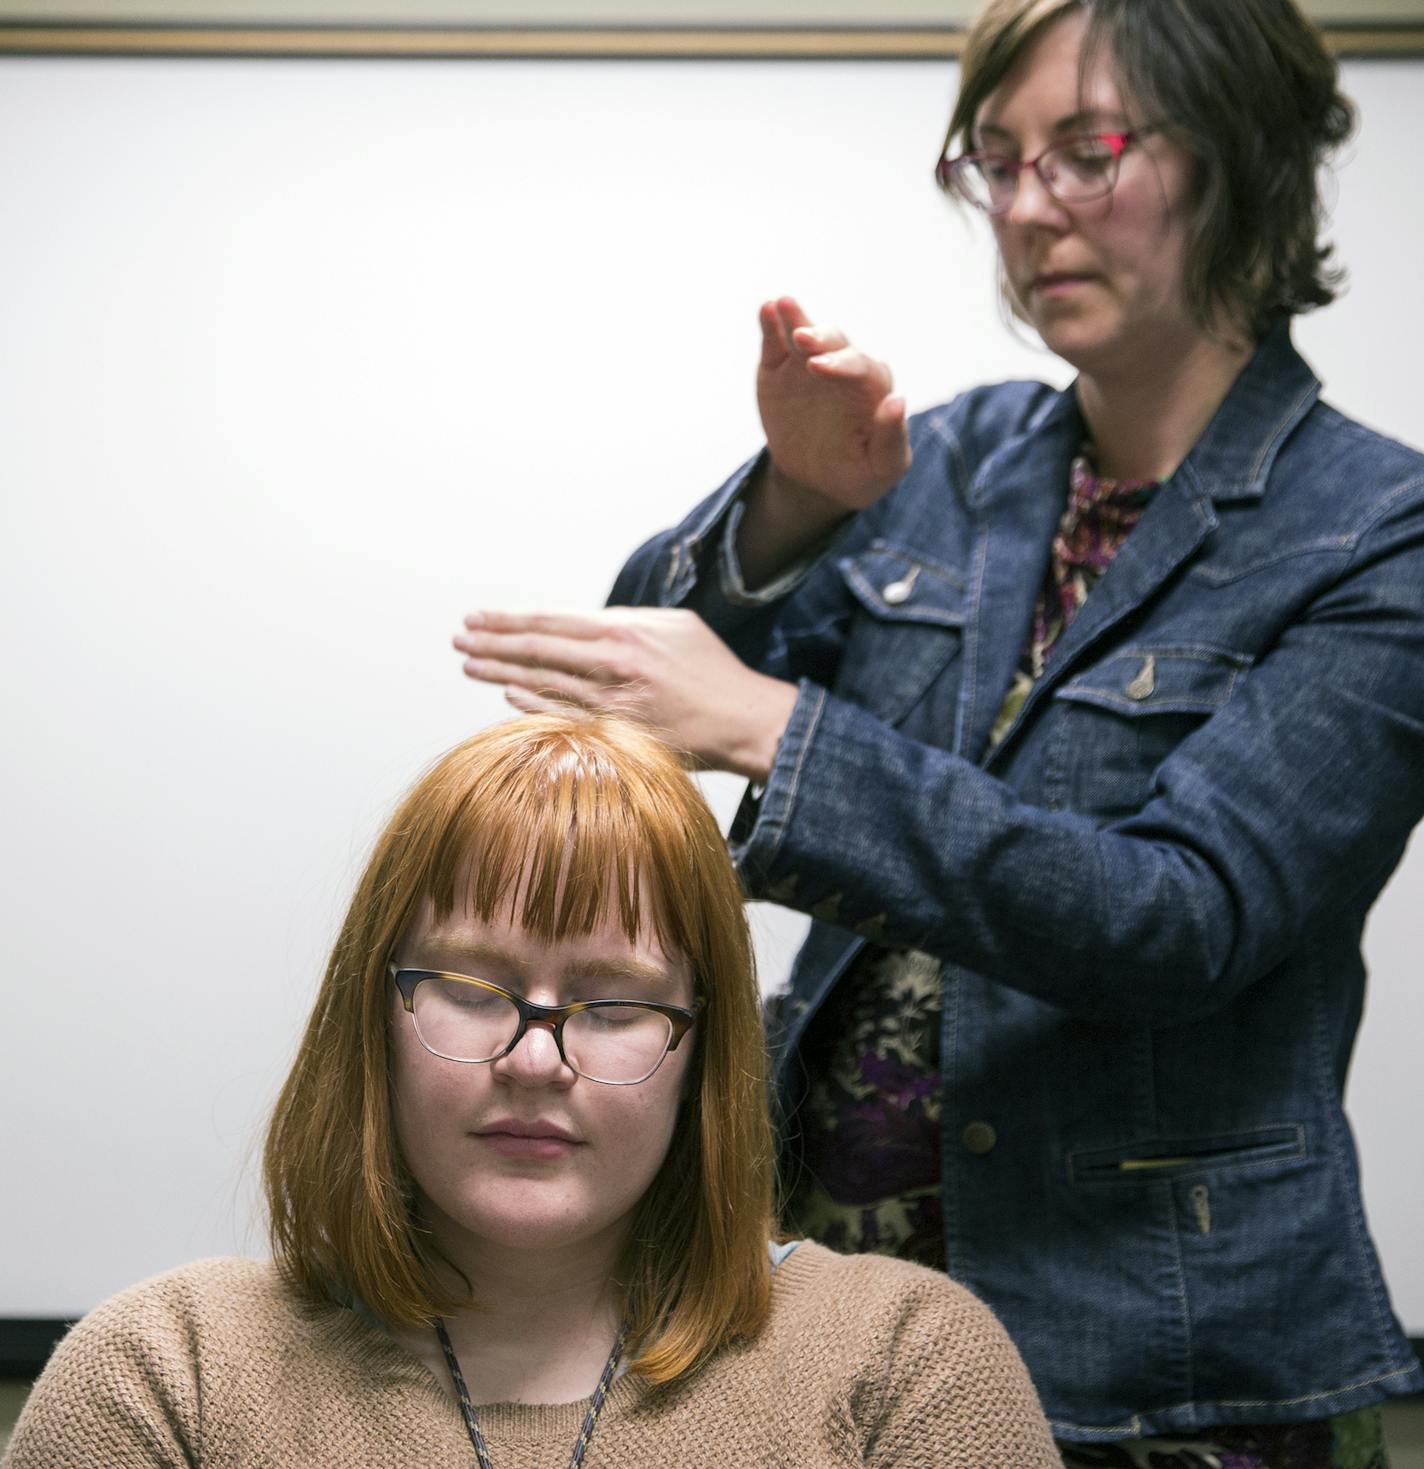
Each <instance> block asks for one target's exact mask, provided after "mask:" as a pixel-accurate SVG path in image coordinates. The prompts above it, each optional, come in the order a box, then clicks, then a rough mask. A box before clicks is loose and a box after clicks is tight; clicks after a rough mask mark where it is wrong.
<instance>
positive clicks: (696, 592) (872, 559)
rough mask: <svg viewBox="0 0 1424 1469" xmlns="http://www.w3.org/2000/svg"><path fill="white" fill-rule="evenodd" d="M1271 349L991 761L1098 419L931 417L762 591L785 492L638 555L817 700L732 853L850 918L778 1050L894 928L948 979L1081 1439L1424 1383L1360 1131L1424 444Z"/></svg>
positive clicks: (784, 748) (1075, 628)
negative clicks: (745, 513) (867, 490)
mask: <svg viewBox="0 0 1424 1469" xmlns="http://www.w3.org/2000/svg"><path fill="white" fill-rule="evenodd" d="M1319 386H1320V385H1319V383H1318V382H1317V381H1316V379H1315V377H1314V375H1313V374H1312V373H1311V371H1310V369H1309V367H1308V366H1307V365H1306V364H1305V362H1304V361H1303V360H1302V359H1301V358H1300V357H1299V356H1298V355H1297V354H1296V352H1295V350H1294V348H1293V347H1292V345H1291V342H1290V338H1289V334H1288V331H1287V330H1286V328H1285V327H1284V326H1282V327H1279V328H1278V329H1276V330H1275V331H1274V332H1273V333H1272V334H1271V335H1270V336H1268V337H1267V338H1266V340H1265V341H1264V342H1263V344H1262V345H1261V347H1260V348H1259V350H1258V351H1257V353H1256V355H1255V356H1254V358H1253V359H1252V360H1251V362H1250V363H1249V364H1248V365H1247V367H1246V368H1245V369H1244V370H1243V372H1242V373H1241V375H1240V376H1239V378H1238V379H1237V381H1236V383H1235V384H1234V386H1233V387H1232V389H1231V391H1230V393H1229V394H1228V396H1227V398H1226V399H1225V401H1224V402H1223V403H1222V405H1221V407H1220V408H1219V409H1218V411H1217V413H1216V415H1215V417H1214V418H1213V419H1212V421H1211V423H1210V424H1209V425H1208V427H1207V428H1206V430H1205V431H1204V432H1203V434H1202V436H1201V438H1200V439H1199V440H1198V442H1197V443H1196V445H1195V446H1194V447H1193V449H1192V451H1191V453H1190V454H1189V455H1188V457H1187V459H1186V460H1185V462H1184V463H1183V464H1182V465H1181V466H1180V467H1179V469H1178V470H1177V471H1176V472H1175V473H1174V474H1173V475H1172V476H1171V478H1170V479H1169V480H1168V481H1167V482H1166V483H1165V484H1164V485H1163V486H1162V487H1161V488H1160V489H1159V490H1158V491H1157V493H1156V495H1155V496H1154V498H1153V500H1152V502H1151V503H1150V505H1149V506H1148V508H1147V510H1146V511H1145V513H1144V514H1143V516H1142V519H1141V521H1140V522H1139V524H1138V525H1137V527H1136V528H1135V529H1134V530H1133V532H1132V534H1131V536H1130V537H1129V538H1128V540H1127V541H1126V542H1125V543H1124V545H1123V547H1122V549H1121V550H1120V551H1119V553H1118V555H1117V557H1116V558H1115V559H1114V561H1113V562H1112V564H1111V566H1110V567H1109V568H1108V571H1107V573H1106V574H1105V575H1104V577H1103V578H1102V580H1101V581H1100V582H1099V583H1098V585H1097V586H1096V587H1095V588H1094V590H1093V592H1092V594H1091V596H1090V597H1089V598H1088V600H1087V602H1086V603H1085V604H1084V605H1083V607H1082V609H1081V611H1080V612H1079V613H1078V615H1077V617H1076V618H1075V619H1074V621H1073V622H1072V623H1071V624H1070V626H1069V627H1068V629H1067V631H1066V632H1065V633H1064V634H1063V636H1062V638H1061V640H1060V642H1059V643H1058V645H1057V646H1056V648H1055V649H1054V652H1053V655H1052V658H1051V660H1050V662H1049V665H1048V668H1047V671H1046V672H1045V673H1044V675H1043V677H1042V678H1041V679H1040V680H1039V681H1038V683H1037V684H1036V685H1035V686H1034V689H1033V691H1032V693H1031V695H1030V696H1029V698H1028V699H1027V701H1026V702H1025V704H1024V705H1023V708H1022V710H1021V712H1020V713H1019V715H1018V717H1017V719H1016V721H1015V723H1014V724H1013V725H1012V726H1011V728H1010V729H1009V732H1008V733H1007V735H1006V736H1005V737H1004V738H1003V739H1002V741H1001V742H1000V743H999V744H998V745H997V746H995V747H994V748H993V749H992V751H991V750H990V748H989V734H990V729H991V726H992V724H993V722H994V719H995V716H996V714H997V712H998V709H999V706H1000V702H1001V700H1002V697H1003V695H1004V693H1005V691H1006V689H1007V687H1008V685H1009V683H1010V680H1011V678H1012V675H1013V672H1014V669H1015V666H1016V664H1017V662H1018V659H1019V656H1020V653H1021V651H1022V649H1023V646H1024V643H1025V639H1026V637H1027V635H1028V632H1029V623H1030V617H1031V614H1032V609H1033V603H1034V599H1035V596H1036V594H1037V592H1038V589H1039V587H1040V585H1041V584H1042V581H1043V576H1044V571H1045V566H1046V563H1047V558H1048V551H1049V545H1050V540H1051V537H1052V535H1053V533H1054V531H1055V528H1056V525H1057V521H1058V517H1059V515H1060V513H1061V511H1062V508H1063V504H1064V498H1065V494H1066V487H1067V483H1068V471H1069V464H1070V461H1071V459H1072V457H1073V456H1074V454H1075V453H1076V452H1077V451H1078V450H1079V447H1080V445H1081V443H1082V441H1083V438H1084V427H1083V423H1082V421H1081V419H1080V417H1079V414H1078V410H1077V403H1076V397H1075V395H1074V393H1073V391H1072V390H1071V389H1069V390H1068V391H1066V392H1057V391H1055V390H1053V389H1050V388H1048V387H1045V386H1043V385H1041V384H1037V383H1007V384H1003V385H1000V386H996V387H988V388H983V389H979V390H976V391H974V392H971V393H969V394H966V395H965V396H963V397H961V398H958V399H956V400H955V401H954V402H952V403H949V404H947V405H945V406H943V407H940V408H937V409H934V410H933V411H931V412H929V413H926V414H923V415H920V416H918V417H917V418H915V419H914V420H913V421H912V425H911V441H912V446H913V450H914V462H913V465H912V467H911V469H910V470H909V472H908V473H907V474H906V475H905V476H904V478H903V479H902V480H901V481H900V482H899V483H898V484H897V485H896V486H895V487H894V488H893V489H892V490H891V491H890V492H889V493H888V494H887V495H886V496H885V497H884V498H883V499H882V500H881V501H880V502H879V503H877V504H876V505H874V506H873V507H872V508H870V509H868V510H866V511H863V512H861V513H860V514H859V515H857V516H856V517H854V518H853V519H852V520H851V521H850V522H849V523H848V524H847V525H846V527H845V528H844V529H843V530H842V531H841V532H840V533H839V535H838V537H837V538H836V539H835V541H834V542H833V544H832V545H831V546H830V547H829V548H828V550H827V551H826V553H825V554H824V555H822V556H821V557H820V558H819V559H817V560H816V561H815V563H814V564H813V565H812V566H811V568H810V569H809V570H808V571H807V573H806V574H805V575H804V576H803V577H801V578H799V579H793V583H794V584H793V585H791V586H790V587H789V588H788V589H787V590H786V591H785V593H784V595H781V596H778V597H776V598H775V599H774V600H773V601H771V602H770V603H769V604H767V603H764V602H759V601H758V599H756V598H752V597H744V596H738V595H736V593H735V591H733V592H732V593H731V594H730V595H729V593H728V590H727V589H726V588H725V587H723V586H721V585H719V578H718V577H717V575H716V573H715V561H716V545H717V541H718V538H719V535H720V534H721V529H722V527H723V526H724V524H725V518H726V515H727V512H728V510H729V507H731V506H732V505H733V504H734V503H735V500H736V496H737V494H738V491H739V490H740V489H741V487H742V485H743V484H744V482H745V479H746V476H747V474H748V473H749V472H750V469H751V466H746V467H744V468H743V470H742V471H740V472H739V473H738V474H737V475H736V476H734V477H733V479H732V480H731V481H729V482H728V484H727V485H725V486H723V488H722V489H721V490H720V491H719V492H718V493H717V494H715V495H714V496H712V497H711V498H710V499H709V500H707V501H706V502H705V503H704V504H702V505H701V506H699V507H698V508H697V509H696V510H694V511H693V513H692V514H691V515H690V516H689V517H688V518H687V519H686V520H685V521H684V522H683V523H682V524H681V525H679V526H677V527H676V528H675V529H673V530H671V531H669V532H667V533H665V534H663V535H661V536H658V537H656V538H655V539H654V540H652V541H650V542H649V543H648V544H647V545H645V546H643V547H642V548H641V549H640V550H639V551H638V552H637V553H636V554H635V555H634V556H633V558H632V559H631V561H630V562H629V564H628V565H627V567H625V569H624V571H623V573H622V575H621V576H620V578H619V580H618V583H617V585H616V586H615V588H614V592H613V597H612V600H613V601H615V602H620V603H625V604H626V603H645V604H658V605H678V604H686V605H691V606H694V607H696V608H697V610H698V611H700V612H701V613H702V615H703V616H704V617H706V619H707V620H708V621H709V623H711V625H712V626H713V627H714V628H715V629H716V630H717V631H718V632H719V633H720V634H721V635H722V636H723V637H724V638H726V640H727V641H728V642H729V643H730V645H731V646H732V648H733V649H734V650H735V651H736V652H737V653H738V654H739V655H740V656H741V657H742V658H743V659H745V660H746V661H748V662H749V663H751V664H753V665H755V666H756V667H758V668H760V669H762V670H763V671H765V672H767V673H769V674H772V675H775V676H777V677H781V678H786V679H790V680H797V681H799V685H800V690H799V696H798V699H797V702H796V706H795V709H794V712H793V713H792V716H791V720H790V723H789V725H788V727H787V729H786V732H785V735H784V736H783V738H782V740H781V744H780V747H779V750H778V752H777V755H776V760H775V764H774V766H773V769H772V771H771V775H770V778H769V780H768V781H767V783H766V786H765V789H764V791H762V792H760V793H759V797H758V798H757V799H755V800H753V799H752V798H751V797H750V796H749V798H748V801H747V802H746V803H745V804H744V806H743V810H742V812H741V813H740V814H739V817H738V819H737V822H736V823H735V824H734V827H733V832H732V845H733V853H734V856H735V857H736V860H737V862H738V865H739V867H740V870H741V872H742V874H743V876H744V880H745V882H746V885H747V889H748V892H749V893H750V895H751V896H753V897H758V898H767V899H771V900H773V901H776V902H779V903H783V904H786V905H789V906H791V907H793V908H797V909H800V910H802V911H804V912H807V913H809V914H810V915H811V916H812V917H813V919H814V920H815V921H814V923H813V925H812V928H811V931H810V934H809V937H808V938H807V941H806V943H805V946H804V947H803V949H802V951H801V953H800V955H799V956H798V959H797V962H796V966H795V970H794V973H793V976H792V980H791V987H790V991H789V994H788V995H787V996H786V997H785V1000H784V1002H783V1003H782V1004H781V1005H780V1006H779V1007H778V1017H777V1020H776V1023H775V1024H774V1026H773V1027H772V1029H773V1046H774V1051H775V1057H776V1077H777V1084H778V1089H779V1099H780V1104H781V1109H782V1121H783V1129H784V1133H785V1134H786V1135H788V1136H791V1137H794V1117H795V1110H796V1104H797V1098H798V1090H799V1084H800V1079H801V1074H802V1073H801V1070H800V1046H801V1043H802V1041H803V1039H804V1036H805V1032H806V1027H807V1025H808V1024H809V1022H810V1020H811V1018H812V1017H813V1016H814V1015H815V1014H816V1011H817V1009H818V1008H819V1007H820V1006H821V1005H822V1004H823V1003H824V1001H825V999H826V996H827V995H828V993H829V992H830V990H831V989H832V987H833V986H834V985H835V983H836V981H837V979H838V978H839V977H840V976H841V975H842V974H844V973H845V971H846V969H847V967H848V966H849V964H850V963H851V962H852V960H853V959H854V958H855V956H856V955H857V953H858V952H859V951H860V950H861V949H862V948H863V947H864V945H865V944H866V943H867V942H873V943H877V944H882V945H887V946H891V947H897V948H917V949H922V950H926V951H928V952H930V953H932V954H934V955H936V956H938V957H939V959H940V960H941V961H942V974H943V1034H942V1119H943V1181H944V1219H945V1236H946V1237H945V1265H946V1268H947V1269H948V1271H949V1273H950V1274H951V1275H953V1276H954V1277H955V1278H957V1279H958V1280H960V1281H962V1282H964V1283H965V1284H966V1285H968V1286H969V1287H970V1288H971V1289H973V1290H974V1291H975V1292H976V1293H977V1294H979V1295H980V1296H981V1297H982V1298H983V1299H984V1300H985V1301H987V1302H988V1303H989V1304H990V1305H991V1306H992V1307H993V1308H994V1309H995V1311H996V1312H997V1313H998V1314H999V1316H1000V1317H1001V1319H1002V1320H1003V1321H1004V1323H1005V1325H1006V1326H1007V1327H1008V1329H1009V1332H1010V1333H1011V1335H1012V1336H1013V1338H1014V1340H1015V1342H1016V1343H1017V1345H1018V1347H1019V1349H1020V1350H1021V1351H1022V1353H1023V1355H1024V1357H1025V1359H1026V1361H1027V1363H1028V1366H1029V1369H1030V1371H1031V1373H1032V1374H1033V1377H1034V1381H1035V1383H1036V1384H1037V1386H1038V1389H1039V1392H1040V1393H1041V1395H1042V1398H1043V1401H1044V1406H1045V1408H1046V1410H1047V1412H1048V1414H1049V1417H1050V1419H1051V1420H1053V1426H1054V1430H1055V1432H1056V1433H1057V1434H1058V1436H1060V1437H1063V1438H1068V1439H1076V1440H1094V1439H1103V1440H1107V1439H1114V1438H1124V1437H1129V1436H1136V1435H1141V1434H1147V1433H1154V1432H1156V1433H1161V1432H1170V1431H1173V1430H1185V1429H1190V1428H1194V1427H1204V1426H1209V1425H1213V1424H1220V1423H1233V1422H1234V1423H1240V1422H1264V1421H1279V1420H1291V1419H1308V1418H1320V1417H1325V1416H1327V1415H1330V1414H1333V1413H1337V1412H1343V1411H1346V1410H1349V1409H1352V1408H1356V1407H1359V1406H1362V1405H1365V1404H1368V1403H1370V1402H1373V1401H1376V1400H1378V1399H1380V1398H1383V1397H1385V1396H1387V1395H1390V1394H1395V1393H1405V1392H1412V1391H1417V1390H1418V1389H1420V1388H1421V1387H1424V1373H1421V1371H1420V1368H1419V1365H1418V1364H1417V1362H1416V1361H1415V1358H1414V1356H1413V1353H1412V1352H1411V1350H1410V1347H1409V1345H1408V1342H1407V1341H1406V1339H1405V1337H1404V1335H1403V1333H1402V1332H1401V1330H1400V1327H1399V1324H1398V1322H1397V1321H1396V1319H1395V1317H1394V1315H1393V1313H1392V1311H1391V1308H1390V1304H1389V1301H1388V1298H1387V1296H1386V1293H1385V1288H1384V1283H1383V1281H1382V1278H1381V1274H1380V1269H1379V1265H1378V1262H1377V1260H1376V1257H1375V1252H1374V1249H1373V1247H1372V1245H1371V1243H1370V1240H1369V1237H1368V1234H1367V1232H1366V1227H1365V1220H1364V1215H1363V1211H1362V1208H1361V1203H1360V1192H1359V1182H1358V1173H1357V1165H1356V1154H1355V1148H1354V1144H1353V1142H1352V1139H1351V1134H1350V1129H1349V1126H1348V1123H1347V1121H1346V1118H1345V1115H1344V1113H1343V1110H1342V1107H1341V1094H1342V1091H1343V1088H1344V1082H1345V1072H1346V1066H1347V1063H1348V1060H1349V1056H1350V1051H1351V1047H1352V1044H1353V1041H1354V1036H1355V1031H1356V1028H1357V1025H1358V1022H1359V1019H1360V1010H1361V1004H1362V1000H1363V994H1364V983H1365V976H1364V967H1363V964H1362V961H1361V956H1360V934H1361V928H1362V926H1363V924H1364V920H1365V914H1366V912H1367V910H1368V909H1369V907H1370V904H1371V903H1372V902H1373V901H1374V899H1375V897H1376V895H1377V894H1378V893H1379V891H1380V888H1381V887H1382V885H1383V884H1384V882H1385V880H1386V878H1387V877H1388V876H1389V874H1390V873H1391V872H1392V870H1393V869H1394V867H1395V866H1396V864H1397V863H1398V861H1399V859H1400V856H1401V853H1402V851H1403V849H1404V844H1405V841H1406V839H1407V837H1408V836H1409V833H1410V830H1411V828H1412V827H1413V826H1414V824H1415V822H1416V820H1417V819H1418V818H1419V816H1420V815H1421V813H1422V812H1424V457H1421V456H1420V455H1419V454H1416V453H1414V452H1412V451H1411V450H1408V449H1406V448H1404V447H1403V446H1401V445H1399V444H1397V443H1394V442H1392V441H1390V440H1388V439H1385V438H1383V437H1381V436H1379V435H1377V434H1374V433H1372V432H1370V431H1368V430H1367V429H1365V428H1363V427H1362V426H1360V425H1359V424H1357V423H1354V422H1352V421H1351V420H1349V419H1347V418H1345V417H1343V416H1342V415H1341V414H1339V413H1338V412H1336V411H1335V410H1334V409H1332V408H1330V407H1328V406H1327V405H1326V404H1324V403H1323V402H1321V401H1320V398H1319Z"/></svg>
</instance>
